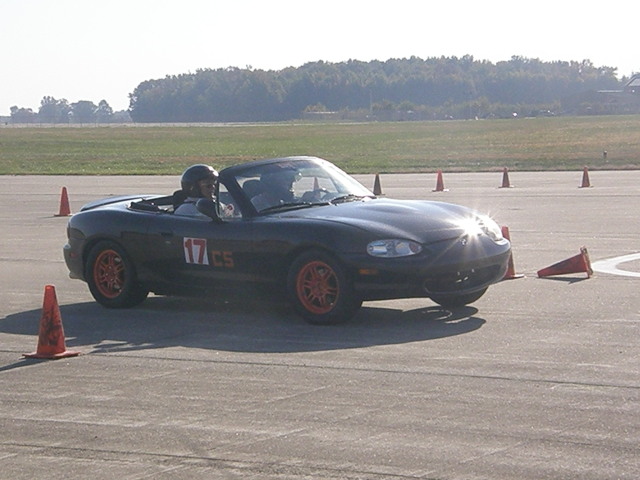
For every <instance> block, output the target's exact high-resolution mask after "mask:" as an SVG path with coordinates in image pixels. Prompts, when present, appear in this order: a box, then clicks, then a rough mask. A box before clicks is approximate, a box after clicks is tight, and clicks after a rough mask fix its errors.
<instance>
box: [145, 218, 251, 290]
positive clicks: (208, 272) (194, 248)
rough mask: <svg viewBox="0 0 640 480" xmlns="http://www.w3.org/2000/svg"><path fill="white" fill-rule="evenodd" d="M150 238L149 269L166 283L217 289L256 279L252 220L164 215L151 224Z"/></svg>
mask: <svg viewBox="0 0 640 480" xmlns="http://www.w3.org/2000/svg"><path fill="white" fill-rule="evenodd" d="M148 238H149V249H150V252H149V253H148V255H147V258H148V266H149V267H150V268H152V269H153V270H154V271H155V272H156V274H158V275H159V276H160V277H162V278H163V279H164V281H168V282H170V283H173V284H179V285H197V286H200V287H216V286H219V285H221V284H224V283H230V282H237V281H249V280H252V278H253V275H254V262H252V260H251V257H252V222H251V220H249V219H243V218H234V219H227V220H222V221H220V222H217V221H214V220H211V219H208V218H201V217H189V216H181V215H163V216H161V217H158V218H156V221H154V222H152V223H151V224H150V226H149V230H148Z"/></svg>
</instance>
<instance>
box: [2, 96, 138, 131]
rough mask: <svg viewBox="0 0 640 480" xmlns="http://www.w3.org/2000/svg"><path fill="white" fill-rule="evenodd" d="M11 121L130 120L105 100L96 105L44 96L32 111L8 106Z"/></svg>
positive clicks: (89, 121) (79, 121)
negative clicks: (38, 105) (37, 107)
mask: <svg viewBox="0 0 640 480" xmlns="http://www.w3.org/2000/svg"><path fill="white" fill-rule="evenodd" d="M10 111H11V121H12V122H13V123H54V124H59V123H63V124H64V123H80V124H84V123H112V122H120V121H130V117H129V115H128V114H127V113H126V112H114V111H113V108H111V106H110V105H109V103H108V102H107V101H106V100H100V102H98V105H96V104H95V103H93V102H91V101H89V100H81V101H79V102H75V103H69V101H68V100H67V99H65V98H62V99H56V98H54V97H51V96H45V97H43V98H42V100H41V101H40V108H39V109H38V111H37V112H36V111H34V110H33V109H32V108H28V107H18V106H13V107H11V108H10Z"/></svg>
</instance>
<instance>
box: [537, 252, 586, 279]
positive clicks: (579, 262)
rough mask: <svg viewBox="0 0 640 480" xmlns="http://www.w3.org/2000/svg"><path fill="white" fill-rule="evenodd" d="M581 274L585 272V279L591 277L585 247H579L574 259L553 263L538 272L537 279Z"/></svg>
mask: <svg viewBox="0 0 640 480" xmlns="http://www.w3.org/2000/svg"><path fill="white" fill-rule="evenodd" d="M581 272H585V273H586V274H587V278H590V277H591V275H593V270H592V269H591V260H589V252H587V247H581V248H580V253H579V254H578V255H576V256H575V257H571V258H568V259H566V260H563V261H562V262H558V263H555V264H553V265H551V266H550V267H547V268H543V269H542V270H538V277H550V276H552V275H566V274H569V273H581Z"/></svg>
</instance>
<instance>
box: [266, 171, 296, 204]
mask: <svg viewBox="0 0 640 480" xmlns="http://www.w3.org/2000/svg"><path fill="white" fill-rule="evenodd" d="M300 177H301V175H300V172H298V171H297V170H293V169H278V170H271V171H268V172H265V173H263V174H262V175H261V176H260V183H261V184H262V185H263V188H265V189H266V190H268V191H269V192H270V193H271V195H273V196H274V197H276V198H278V199H279V200H284V201H288V200H291V198H292V197H293V184H294V183H295V182H297V181H298V180H299V179H300Z"/></svg>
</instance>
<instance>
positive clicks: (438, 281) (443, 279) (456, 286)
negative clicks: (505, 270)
mask: <svg viewBox="0 0 640 480" xmlns="http://www.w3.org/2000/svg"><path fill="white" fill-rule="evenodd" d="M499 275H500V266H499V265H492V266H489V267H483V268H474V269H471V270H465V271H460V272H454V273H451V274H444V275H438V276H437V277H430V278H427V279H425V280H424V283H423V288H424V289H425V291H426V292H427V293H428V294H450V293H457V292H464V291H466V290H472V289H474V288H476V287H483V286H486V285H488V284H490V283H492V282H495V281H496V280H498V279H499Z"/></svg>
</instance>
